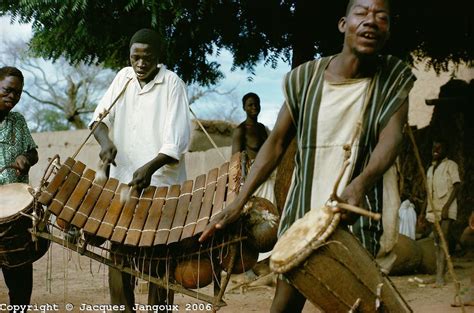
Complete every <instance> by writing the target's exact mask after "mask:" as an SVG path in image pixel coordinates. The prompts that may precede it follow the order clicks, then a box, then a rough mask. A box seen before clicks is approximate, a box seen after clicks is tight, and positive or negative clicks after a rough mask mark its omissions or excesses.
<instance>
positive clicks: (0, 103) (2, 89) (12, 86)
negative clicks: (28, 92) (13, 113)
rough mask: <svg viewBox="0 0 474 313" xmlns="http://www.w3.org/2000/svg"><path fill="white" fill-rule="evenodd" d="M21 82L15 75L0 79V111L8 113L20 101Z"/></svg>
mask: <svg viewBox="0 0 474 313" xmlns="http://www.w3.org/2000/svg"><path fill="white" fill-rule="evenodd" d="M22 91H23V83H22V81H21V79H20V78H18V77H16V76H6V77H4V78H3V79H2V80H0V113H8V112H10V110H11V109H13V108H14V107H15V105H16V104H17V103H18V101H20V97H21V92H22Z"/></svg>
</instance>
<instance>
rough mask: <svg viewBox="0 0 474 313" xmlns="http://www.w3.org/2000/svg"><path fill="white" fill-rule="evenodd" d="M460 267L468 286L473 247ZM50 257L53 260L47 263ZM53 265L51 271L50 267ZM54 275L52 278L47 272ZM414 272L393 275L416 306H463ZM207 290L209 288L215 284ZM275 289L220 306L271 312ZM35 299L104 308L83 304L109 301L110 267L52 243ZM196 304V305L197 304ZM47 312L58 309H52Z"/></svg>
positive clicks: (186, 303) (235, 311) (228, 312)
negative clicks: (406, 274)
mask: <svg viewBox="0 0 474 313" xmlns="http://www.w3.org/2000/svg"><path fill="white" fill-rule="evenodd" d="M453 260H454V266H455V272H456V275H457V276H458V279H459V280H460V281H461V283H462V289H463V290H464V291H465V290H466V288H467V286H468V284H469V276H470V274H471V273H472V271H473V270H474V266H473V265H474V253H470V254H468V255H464V256H462V257H454V258H453ZM48 263H49V265H50V266H48ZM49 268H51V272H50V273H48V272H49ZM48 277H49V278H48ZM414 277H415V275H411V276H400V277H391V279H392V281H393V282H394V284H395V285H396V286H397V288H398V289H399V291H400V293H401V294H402V295H403V296H404V297H405V299H406V301H407V302H408V303H409V305H410V306H411V307H412V309H413V311H414V312H420V313H424V312H426V313H437V312H439V313H451V312H452V313H454V312H461V309H460V308H452V307H451V306H450V303H451V302H452V300H453V296H454V286H453V284H452V283H449V284H447V285H446V286H445V287H443V288H433V287H432V286H431V285H426V286H423V285H419V284H418V283H416V282H411V280H413V278H414ZM416 277H418V278H421V279H428V278H430V276H429V275H416ZM242 279H243V276H242V275H235V276H233V277H232V280H231V283H230V284H229V287H228V288H227V290H228V291H229V290H230V289H231V288H232V287H233V286H236V284H237V283H238V281H241V280H242ZM0 280H1V282H0V303H8V295H7V289H6V287H5V283H4V282H3V277H2V279H0ZM143 286H145V287H146V284H145V283H144V282H139V285H138V288H137V290H136V302H137V303H139V304H146V303H147V294H146V292H143V291H142V292H140V289H143V288H142V287H143ZM203 291H204V292H205V293H207V294H210V288H209V287H208V288H204V289H203ZM273 294H274V287H269V286H263V287H258V288H256V289H250V290H247V291H246V292H245V293H241V291H240V290H239V288H237V289H235V290H233V291H231V292H228V293H227V294H226V295H225V301H226V302H227V304H228V305H227V306H226V307H223V308H221V309H220V311H219V312H223V313H243V312H268V311H269V308H270V304H271V301H272V298H273ZM31 302H32V303H33V304H38V306H39V305H45V304H50V305H53V304H56V305H57V307H58V308H59V312H66V310H65V306H66V304H68V303H70V304H73V305H74V309H73V312H100V310H82V311H81V310H80V306H81V304H91V305H92V304H99V305H100V304H108V303H109V294H108V288H107V268H106V267H105V266H104V265H102V264H100V263H98V262H96V261H93V260H91V259H89V258H87V257H85V256H80V255H79V254H77V253H75V252H71V251H69V250H67V249H65V248H63V247H62V246H60V245H57V244H52V247H51V249H50V251H49V253H48V254H46V255H45V256H44V257H43V258H41V259H40V260H39V261H37V262H35V263H34V290H33V295H32V299H31ZM175 302H176V303H177V304H178V306H179V312H186V311H191V312H198V311H206V307H205V306H204V305H202V304H201V307H200V308H199V306H198V304H199V303H202V302H200V301H198V300H196V299H194V298H190V297H187V296H183V295H180V294H177V295H176V296H175ZM193 306H194V307H193ZM47 312H53V311H52V310H50V311H47ZM304 312H306V313H311V312H319V311H318V310H317V309H316V308H315V307H314V306H313V305H312V304H311V303H309V302H308V303H307V304H306V306H305V308H304ZM466 312H474V308H473V307H470V308H469V307H468V308H466Z"/></svg>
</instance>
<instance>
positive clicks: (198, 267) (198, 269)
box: [174, 258, 213, 289]
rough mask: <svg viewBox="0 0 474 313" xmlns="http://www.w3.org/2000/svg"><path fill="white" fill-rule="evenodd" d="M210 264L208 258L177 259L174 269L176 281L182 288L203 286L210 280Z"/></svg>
mask: <svg viewBox="0 0 474 313" xmlns="http://www.w3.org/2000/svg"><path fill="white" fill-rule="evenodd" d="M212 276H213V272H212V264H211V260H210V259H208V258H200V259H198V258H192V259H189V260H182V261H179V262H178V264H177V265H176V268H175V270H174V277H175V279H176V282H178V283H179V284H181V285H182V286H183V287H184V288H188V289H196V288H203V287H206V286H207V285H209V284H210V283H211V282H212Z"/></svg>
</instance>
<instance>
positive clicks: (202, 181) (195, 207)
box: [181, 174, 206, 239]
mask: <svg viewBox="0 0 474 313" xmlns="http://www.w3.org/2000/svg"><path fill="white" fill-rule="evenodd" d="M205 185H206V175H205V174H203V175H200V176H198V177H197V178H196V183H195V184H194V190H193V196H192V198H191V204H190V205H189V210H188V214H187V216H186V222H185V223H184V228H183V233H182V234H181V239H186V238H189V237H192V236H193V234H194V228H196V222H197V220H198V217H199V212H200V211H201V205H202V198H203V196H204V190H205V189H206V187H205Z"/></svg>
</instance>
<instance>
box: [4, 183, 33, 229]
mask: <svg viewBox="0 0 474 313" xmlns="http://www.w3.org/2000/svg"><path fill="white" fill-rule="evenodd" d="M29 189H31V187H30V186H29V185H27V184H21V183H14V184H7V185H0V222H6V221H10V220H13V219H15V218H16V217H17V216H18V215H20V212H21V211H24V210H27V209H28V208H30V207H31V204H32V203H33V196H32V195H31V193H30V192H29Z"/></svg>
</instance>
